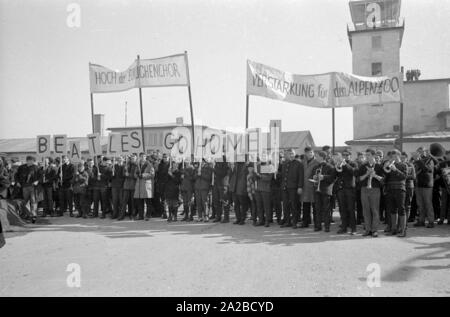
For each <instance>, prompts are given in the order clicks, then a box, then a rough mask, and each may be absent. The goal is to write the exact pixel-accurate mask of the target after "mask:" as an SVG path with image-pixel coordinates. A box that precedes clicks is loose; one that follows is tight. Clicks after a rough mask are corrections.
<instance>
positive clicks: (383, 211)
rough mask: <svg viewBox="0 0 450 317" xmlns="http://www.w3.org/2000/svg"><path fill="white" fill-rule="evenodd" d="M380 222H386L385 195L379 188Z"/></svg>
mask: <svg viewBox="0 0 450 317" xmlns="http://www.w3.org/2000/svg"><path fill="white" fill-rule="evenodd" d="M380 193H381V194H380V220H385V219H386V220H387V219H388V218H389V217H386V193H385V192H384V189H383V188H380Z"/></svg>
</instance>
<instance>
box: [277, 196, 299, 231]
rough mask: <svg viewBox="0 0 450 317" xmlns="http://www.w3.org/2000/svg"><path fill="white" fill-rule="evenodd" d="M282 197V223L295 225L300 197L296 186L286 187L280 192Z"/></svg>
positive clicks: (297, 218)
mask: <svg viewBox="0 0 450 317" xmlns="http://www.w3.org/2000/svg"><path fill="white" fill-rule="evenodd" d="M281 197H282V199H283V213H284V223H287V224H291V223H292V225H296V224H297V222H298V220H299V217H298V215H299V213H300V210H299V202H300V197H299V196H298V194H297V189H296V188H286V189H283V191H282V192H281Z"/></svg>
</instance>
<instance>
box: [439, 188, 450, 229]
mask: <svg viewBox="0 0 450 317" xmlns="http://www.w3.org/2000/svg"><path fill="white" fill-rule="evenodd" d="M449 209H450V194H449V193H448V192H447V189H446V188H441V208H440V213H439V220H441V221H444V219H446V218H447V219H449V218H448V217H449V216H448V215H449V212H448V211H449Z"/></svg>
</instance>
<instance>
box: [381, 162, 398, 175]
mask: <svg viewBox="0 0 450 317" xmlns="http://www.w3.org/2000/svg"><path fill="white" fill-rule="evenodd" d="M387 164H389V165H387ZM394 165H395V161H390V162H389V161H388V162H386V163H384V166H383V169H384V171H385V172H386V173H390V172H391V170H392V166H394Z"/></svg>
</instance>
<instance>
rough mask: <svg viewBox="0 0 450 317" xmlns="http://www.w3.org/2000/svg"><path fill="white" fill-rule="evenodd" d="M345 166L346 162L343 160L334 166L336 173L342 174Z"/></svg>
mask: <svg viewBox="0 0 450 317" xmlns="http://www.w3.org/2000/svg"><path fill="white" fill-rule="evenodd" d="M346 164H347V162H346V161H345V160H342V161H341V162H340V163H339V164H337V165H336V167H335V168H336V171H337V172H338V173H341V172H342V169H343V167H344V166H345V165H346Z"/></svg>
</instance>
